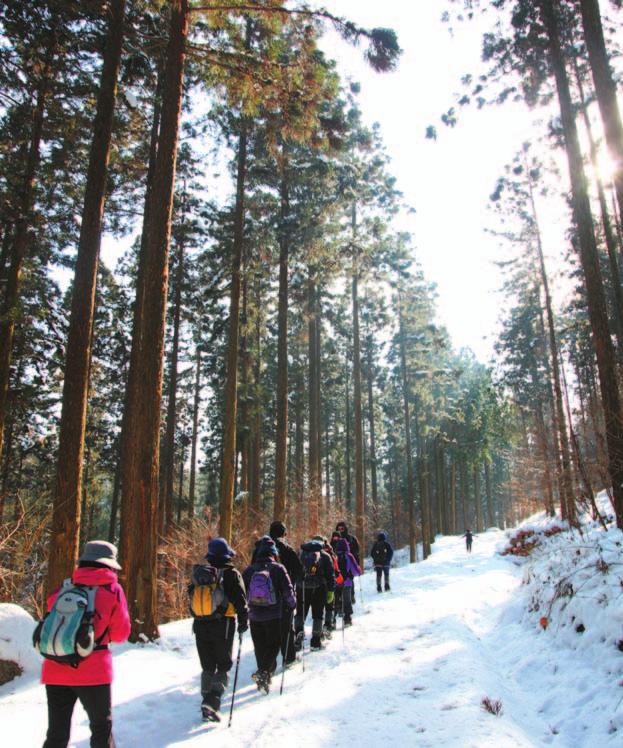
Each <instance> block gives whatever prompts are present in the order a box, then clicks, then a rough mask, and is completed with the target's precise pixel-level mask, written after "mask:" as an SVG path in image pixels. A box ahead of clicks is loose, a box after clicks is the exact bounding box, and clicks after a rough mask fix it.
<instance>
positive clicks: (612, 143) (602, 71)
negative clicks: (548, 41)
mask: <svg viewBox="0 0 623 748" xmlns="http://www.w3.org/2000/svg"><path fill="white" fill-rule="evenodd" d="M580 8H581V11H582V26H583V29H584V41H585V42H586V49H587V50H588V58H589V60H590V64H591V71H592V73H593V81H594V83H595V93H596V94H597V103H598V104H599V111H600V112H601V119H602V121H603V125H604V134H605V136H606V143H607V144H608V149H609V150H610V155H611V157H612V160H613V161H614V163H615V164H617V169H616V171H615V173H614V185H615V189H616V194H617V200H618V203H619V211H620V213H621V214H623V123H622V122H621V113H620V112H619V104H618V100H617V89H616V83H615V81H614V76H613V75H612V70H611V68H610V64H609V61H608V53H607V51H606V43H605V40H604V32H603V27H602V24H601V15H600V13H599V0H580ZM617 516H618V515H617ZM619 527H620V525H619Z"/></svg>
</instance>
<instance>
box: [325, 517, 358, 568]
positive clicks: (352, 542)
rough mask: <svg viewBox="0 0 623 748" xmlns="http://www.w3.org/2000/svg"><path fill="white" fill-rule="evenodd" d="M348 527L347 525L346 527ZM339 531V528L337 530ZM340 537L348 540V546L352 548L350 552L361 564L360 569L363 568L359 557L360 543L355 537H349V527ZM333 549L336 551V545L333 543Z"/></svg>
mask: <svg viewBox="0 0 623 748" xmlns="http://www.w3.org/2000/svg"><path fill="white" fill-rule="evenodd" d="M345 527H346V525H345ZM336 530H337V528H336ZM338 532H339V531H338ZM340 535H341V536H342V537H343V538H344V539H345V540H348V545H349V546H350V552H351V553H352V554H353V556H354V557H355V561H356V562H357V563H358V564H359V568H361V559H360V556H359V541H358V540H357V538H356V537H355V536H354V535H349V533H348V527H346V529H345V531H344V532H341V533H340ZM331 547H332V548H333V550H335V543H334V542H333V541H331Z"/></svg>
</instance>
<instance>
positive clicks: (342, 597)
mask: <svg viewBox="0 0 623 748" xmlns="http://www.w3.org/2000/svg"><path fill="white" fill-rule="evenodd" d="M341 600H342V646H344V588H342V595H341Z"/></svg>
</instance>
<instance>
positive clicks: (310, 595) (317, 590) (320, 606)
mask: <svg viewBox="0 0 623 748" xmlns="http://www.w3.org/2000/svg"><path fill="white" fill-rule="evenodd" d="M326 600H327V590H326V589H325V588H324V587H314V588H313V589H310V588H309V587H305V588H303V587H298V588H297V590H296V618H295V620H294V628H295V629H296V630H297V631H302V630H303V628H304V626H305V619H306V618H307V614H308V613H309V609H310V607H311V611H312V621H318V620H319V621H322V618H323V615H324V606H325V602H326Z"/></svg>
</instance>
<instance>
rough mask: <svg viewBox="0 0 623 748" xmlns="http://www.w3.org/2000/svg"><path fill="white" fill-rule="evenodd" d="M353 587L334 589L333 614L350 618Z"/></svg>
mask: <svg viewBox="0 0 623 748" xmlns="http://www.w3.org/2000/svg"><path fill="white" fill-rule="evenodd" d="M353 589H354V588H353V587H346V586H345V585H344V586H342V587H339V586H338V587H336V588H335V614H336V616H338V615H343V616H344V617H345V618H350V617H351V616H352V615H353Z"/></svg>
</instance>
